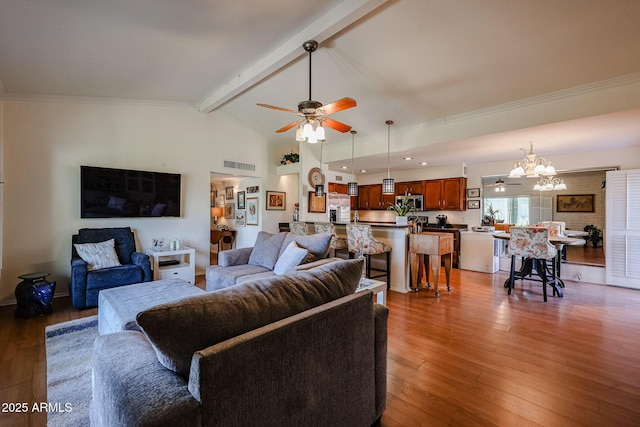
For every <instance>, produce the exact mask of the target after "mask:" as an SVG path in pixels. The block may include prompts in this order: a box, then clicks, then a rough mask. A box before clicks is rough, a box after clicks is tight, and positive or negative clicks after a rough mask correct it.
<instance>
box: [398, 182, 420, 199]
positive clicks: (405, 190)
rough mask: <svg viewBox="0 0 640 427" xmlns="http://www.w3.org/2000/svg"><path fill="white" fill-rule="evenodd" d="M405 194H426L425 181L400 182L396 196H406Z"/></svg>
mask: <svg viewBox="0 0 640 427" xmlns="http://www.w3.org/2000/svg"><path fill="white" fill-rule="evenodd" d="M405 194H424V181H408V182H398V183H397V184H396V196H404V195H405Z"/></svg>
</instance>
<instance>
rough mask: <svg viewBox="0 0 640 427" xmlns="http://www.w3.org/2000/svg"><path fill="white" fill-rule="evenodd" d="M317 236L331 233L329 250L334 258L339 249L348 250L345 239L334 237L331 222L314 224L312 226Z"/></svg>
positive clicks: (333, 226) (334, 231) (333, 227)
mask: <svg viewBox="0 0 640 427" xmlns="http://www.w3.org/2000/svg"><path fill="white" fill-rule="evenodd" d="M313 228H314V229H315V231H316V233H317V234H320V233H331V243H329V250H330V251H331V250H333V256H336V251H337V250H340V249H348V247H349V245H348V244H347V239H345V238H344V237H338V236H336V227H335V225H333V223H331V222H316V223H315V224H313Z"/></svg>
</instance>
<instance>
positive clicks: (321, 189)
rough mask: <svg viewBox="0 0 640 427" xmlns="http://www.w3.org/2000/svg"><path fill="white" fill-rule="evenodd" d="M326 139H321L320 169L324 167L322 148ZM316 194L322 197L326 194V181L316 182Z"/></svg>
mask: <svg viewBox="0 0 640 427" xmlns="http://www.w3.org/2000/svg"><path fill="white" fill-rule="evenodd" d="M323 142H324V141H320V169H322V148H323V146H324V144H323ZM316 196H317V197H322V196H324V183H322V184H316Z"/></svg>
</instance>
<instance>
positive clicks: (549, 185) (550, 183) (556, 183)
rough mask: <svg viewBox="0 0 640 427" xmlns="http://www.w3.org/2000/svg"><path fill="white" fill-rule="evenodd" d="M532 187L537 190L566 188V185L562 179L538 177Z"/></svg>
mask: <svg viewBox="0 0 640 427" xmlns="http://www.w3.org/2000/svg"><path fill="white" fill-rule="evenodd" d="M533 189H534V190H538V191H551V190H566V189H567V185H566V184H565V183H564V179H560V178H540V179H539V180H538V182H537V183H536V185H534V186H533Z"/></svg>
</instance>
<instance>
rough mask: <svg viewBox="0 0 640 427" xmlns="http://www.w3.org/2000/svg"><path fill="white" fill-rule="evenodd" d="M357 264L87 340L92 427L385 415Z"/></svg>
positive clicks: (381, 341)
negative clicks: (92, 341)
mask: <svg viewBox="0 0 640 427" xmlns="http://www.w3.org/2000/svg"><path fill="white" fill-rule="evenodd" d="M361 271H362V262H361V261H359V260H335V261H333V262H329V263H325V264H322V265H318V266H316V267H313V268H309V269H306V270H299V271H297V270H288V271H287V272H286V273H284V274H273V273H272V274H271V276H270V277H262V278H255V279H253V280H246V281H244V282H243V283H240V284H237V285H236V286H230V287H227V288H224V289H220V290H217V291H214V292H206V293H203V294H200V295H194V296H190V297H186V298H183V299H179V300H177V301H174V302H170V303H166V304H161V305H157V306H153V307H150V308H148V309H146V310H144V311H142V312H140V313H139V314H138V315H137V318H136V322H137V326H138V327H139V328H140V330H141V331H142V332H140V331H130V330H126V331H121V332H116V333H109V334H105V335H101V336H99V337H98V338H97V339H96V342H95V347H94V362H93V363H94V366H93V401H92V404H91V421H92V424H93V425H96V426H243V427H244V426H279V427H282V426H303V425H304V426H338V427H339V426H345V427H346V426H349V427H352V426H369V425H372V424H374V423H376V421H378V420H379V419H380V417H381V415H382V413H383V411H384V409H385V405H386V372H387V366H386V357H387V317H388V310H387V308H386V307H384V306H381V305H378V304H374V303H373V299H372V295H371V293H370V292H360V293H355V291H356V288H357V286H358V282H359V279H360V276H361Z"/></svg>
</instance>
